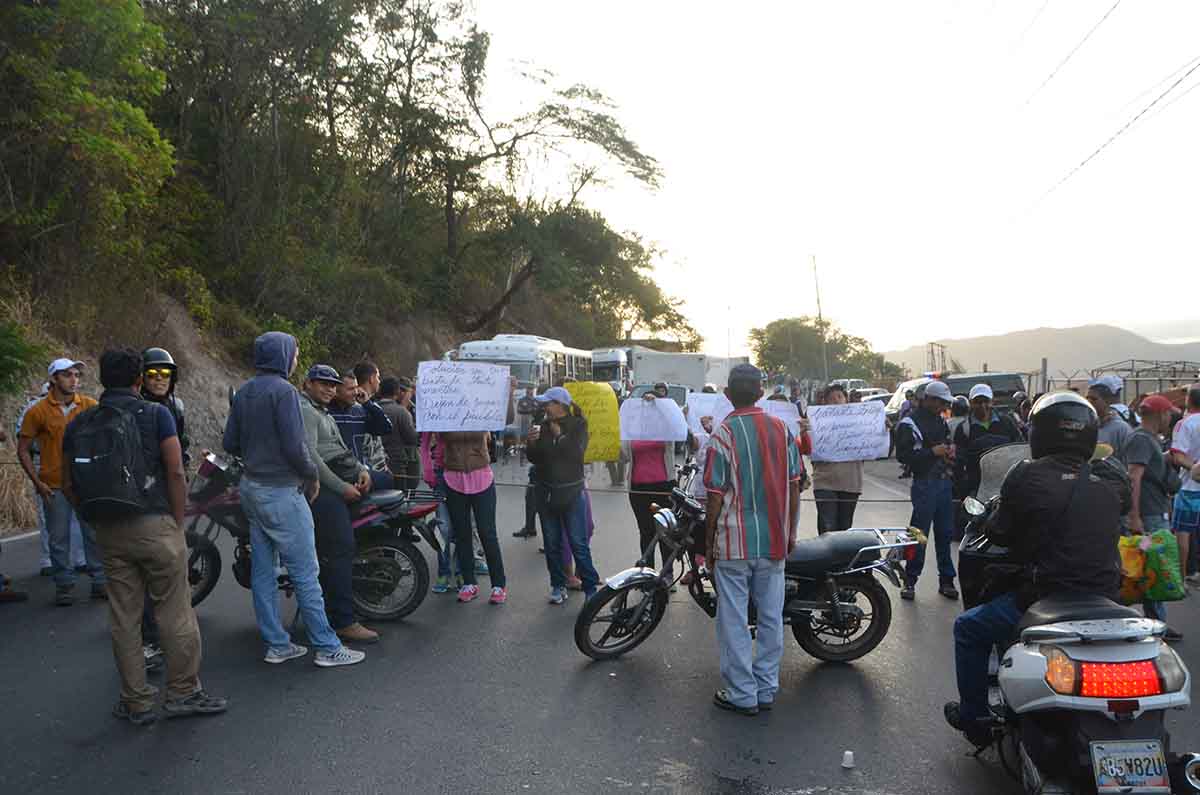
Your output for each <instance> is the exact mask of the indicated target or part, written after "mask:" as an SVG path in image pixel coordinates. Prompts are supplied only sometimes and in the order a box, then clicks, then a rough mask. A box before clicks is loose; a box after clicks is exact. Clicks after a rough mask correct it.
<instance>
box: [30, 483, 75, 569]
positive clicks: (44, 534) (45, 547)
mask: <svg viewBox="0 0 1200 795" xmlns="http://www.w3.org/2000/svg"><path fill="white" fill-rule="evenodd" d="M36 502H37V512H38V526H39V527H40V528H41V534H40V535H41V541H42V556H41V559H40V560H39V562H38V565H39V566H40V567H41V568H43V569H49V568H51V561H50V528H49V527H47V526H46V506H44V505H43V504H42V501H41V500H37V501H36ZM71 565H72V566H73V567H74V568H77V569H78V568H80V567H82V566H86V565H87V557H85V556H84V554H83V531H82V530H80V529H79V517H78V516H74V515H72V516H71Z"/></svg>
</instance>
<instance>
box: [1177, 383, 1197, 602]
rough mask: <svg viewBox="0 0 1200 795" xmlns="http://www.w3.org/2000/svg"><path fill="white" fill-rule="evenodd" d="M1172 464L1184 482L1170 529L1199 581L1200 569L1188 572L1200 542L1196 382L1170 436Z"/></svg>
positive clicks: (1183, 559)
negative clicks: (1185, 408)
mask: <svg viewBox="0 0 1200 795" xmlns="http://www.w3.org/2000/svg"><path fill="white" fill-rule="evenodd" d="M1170 456H1171V465H1172V466H1176V467H1179V468H1180V470H1181V472H1180V479H1181V481H1182V484H1181V486H1180V488H1179V493H1178V494H1176V495H1175V505H1174V510H1173V511H1172V513H1171V529H1172V530H1174V531H1175V538H1176V540H1177V541H1178V542H1179V560H1180V562H1181V563H1182V565H1183V568H1184V574H1185V575H1187V577H1186V579H1187V581H1188V582H1189V583H1192V584H1194V585H1200V573H1192V574H1187V566H1188V564H1187V561H1188V560H1189V558H1191V557H1193V556H1194V553H1195V551H1196V547H1197V545H1198V544H1200V481H1198V480H1196V479H1195V478H1193V477H1191V476H1190V472H1189V470H1192V469H1194V468H1195V467H1196V465H1197V463H1198V462H1200V384H1193V385H1192V386H1191V387H1190V388H1189V389H1188V393H1187V414H1185V415H1184V418H1183V419H1182V420H1180V421H1179V422H1177V423H1176V424H1175V430H1174V432H1173V434H1172V436H1171V450H1170Z"/></svg>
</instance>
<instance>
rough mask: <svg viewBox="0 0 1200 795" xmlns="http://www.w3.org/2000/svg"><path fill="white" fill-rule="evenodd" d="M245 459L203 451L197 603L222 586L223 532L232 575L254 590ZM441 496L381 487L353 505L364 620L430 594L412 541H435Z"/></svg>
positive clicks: (280, 575)
mask: <svg viewBox="0 0 1200 795" xmlns="http://www.w3.org/2000/svg"><path fill="white" fill-rule="evenodd" d="M241 471H242V470H241V462H240V461H238V460H237V459H236V458H232V459H229V460H225V459H222V458H221V457H219V456H217V455H216V454H214V453H205V455H204V460H203V461H202V462H201V464H200V469H199V471H198V472H197V474H196V477H195V478H193V480H192V485H191V491H190V492H189V494H188V504H187V508H186V511H185V516H186V517H187V518H188V519H189V520H190V521H189V522H188V526H187V542H188V581H189V583H190V584H191V588H192V604H193V605H197V604H199V603H200V602H202V601H203V600H204V598H205V597H206V596H208V595H209V594H210V593H211V592H212V590H213V588H215V587H216V586H217V580H218V579H220V576H221V554H220V552H219V551H218V550H217V547H216V544H215V543H214V542H215V540H216V538H217V536H218V535H220V532H221V530H222V529H224V530H226V531H227V532H228V533H229V534H230V535H232V536H233V538H234V540H235V544H236V545H235V546H234V549H233V557H234V561H233V566H232V567H231V568H232V570H233V576H234V578H235V579H236V580H237V581H238V584H239V585H241V586H242V587H243V588H247V589H248V588H250V582H251V576H250V523H249V521H248V520H247V519H246V514H245V513H244V512H243V511H242V506H241V499H240V496H239V493H238V483H239V481H240V480H241ZM441 501H442V496H441V495H440V494H438V493H436V492H433V491H426V490H416V489H414V490H412V491H397V490H392V491H378V492H374V493H372V494H368V495H367V496H366V497H363V498H362V499H361V500H359V501H358V502H356V503H354V504H353V505H352V506H351V508H350V510H351V523H352V525H353V527H354V535H355V540H356V542H357V543H356V548H355V551H354V568H353V580H352V584H353V596H354V609H355V612H357V613H358V614H359V615H360V616H362V617H363V618H367V619H371V620H374V621H387V620H391V619H397V618H403V617H404V616H406V615H408V614H409V613H411V612H413V611H414V610H416V609H417V608H418V607H419V606H420V605H421V602H423V601H424V600H425V597H426V595H427V594H428V593H429V564H428V563H426V562H425V556H424V555H422V554H421V552H420V550H418V549H417V548H416V546H415V545H414V544H415V543H418V542H420V540H421V539H424V540H425V541H426V542H427V543H428V544H429V545H430V546H431V547H433V549H434V550H435V551H436V550H439V549H440V548H441V546H440V544H439V543H438V540H437V532H436V531H437V518H436V516H435V513H436V511H437V508H438V504H439V503H440V502H441ZM277 579H278V582H279V588H280V590H281V591H283V593H284V595H285V596H291V595H292V592H293V588H292V583H291V579H290V578H289V577H288V575H287V572H286V570H283V569H281V570H279V571H278V572H277Z"/></svg>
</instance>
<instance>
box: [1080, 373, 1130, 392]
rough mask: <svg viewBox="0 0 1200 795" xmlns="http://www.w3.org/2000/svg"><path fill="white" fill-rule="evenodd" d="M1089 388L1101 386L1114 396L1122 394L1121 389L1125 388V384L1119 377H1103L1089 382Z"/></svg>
mask: <svg viewBox="0 0 1200 795" xmlns="http://www.w3.org/2000/svg"><path fill="white" fill-rule="evenodd" d="M1088 386H1089V387H1093V386H1100V387H1104V388H1105V389H1107V390H1108V391H1109V392H1111V393H1112V394H1114V395H1119V394H1121V387H1123V386H1125V382H1124V381H1122V380H1121V376H1119V375H1102V376H1100V377H1099V378H1093V379H1092V380H1091V381H1089V382H1088Z"/></svg>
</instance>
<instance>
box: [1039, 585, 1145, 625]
mask: <svg viewBox="0 0 1200 795" xmlns="http://www.w3.org/2000/svg"><path fill="white" fill-rule="evenodd" d="M1141 617H1142V614H1141V613H1139V612H1138V611H1136V610H1134V609H1133V608H1131V607H1124V606H1122V605H1119V604H1117V603H1116V602H1114V601H1112V600H1111V599H1105V598H1104V597H1103V596H1100V595H1098V594H1080V593H1069V594H1052V595H1050V596H1047V597H1046V598H1045V599H1041V600H1039V601H1037V602H1034V603H1033V604H1032V605H1030V606H1029V609H1028V610H1026V611H1025V615H1024V616H1022V617H1021V622H1020V623H1019V624H1017V635H1018V636H1020V634H1021V633H1022V632H1023V631H1025V630H1027V629H1029V628H1030V627H1040V626H1042V625H1044V624H1057V623H1060V622H1063V621H1099V620H1101V619H1107V618H1141Z"/></svg>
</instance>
